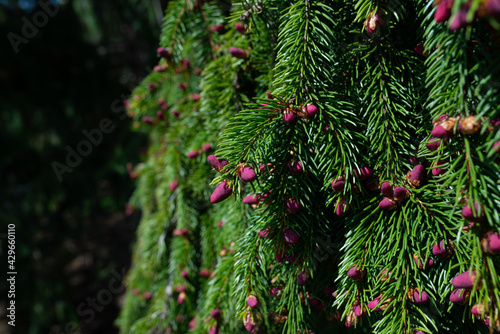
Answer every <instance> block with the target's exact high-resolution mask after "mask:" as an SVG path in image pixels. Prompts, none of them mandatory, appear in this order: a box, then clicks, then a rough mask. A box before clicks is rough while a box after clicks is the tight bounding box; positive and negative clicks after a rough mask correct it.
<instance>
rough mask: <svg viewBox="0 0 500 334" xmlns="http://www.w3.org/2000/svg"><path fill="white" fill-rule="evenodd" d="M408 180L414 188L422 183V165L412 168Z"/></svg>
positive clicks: (423, 172)
mask: <svg viewBox="0 0 500 334" xmlns="http://www.w3.org/2000/svg"><path fill="white" fill-rule="evenodd" d="M408 177H409V180H410V182H411V184H413V185H414V186H417V187H418V186H420V184H421V183H422V182H423V181H424V177H425V168H424V166H422V165H416V166H415V167H413V169H412V171H411V172H409V173H408Z"/></svg>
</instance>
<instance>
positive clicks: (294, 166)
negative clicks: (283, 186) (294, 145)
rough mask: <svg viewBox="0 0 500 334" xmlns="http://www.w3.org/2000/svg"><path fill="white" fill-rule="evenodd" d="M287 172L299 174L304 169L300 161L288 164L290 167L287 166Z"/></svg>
mask: <svg viewBox="0 0 500 334" xmlns="http://www.w3.org/2000/svg"><path fill="white" fill-rule="evenodd" d="M288 170H289V171H290V173H292V174H299V173H301V172H302V171H303V170H304V168H303V166H302V162H301V161H298V160H295V161H294V162H293V163H291V164H290V166H288Z"/></svg>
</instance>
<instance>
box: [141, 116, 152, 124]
mask: <svg viewBox="0 0 500 334" xmlns="http://www.w3.org/2000/svg"><path fill="white" fill-rule="evenodd" d="M141 120H142V122H143V123H146V124H148V125H153V124H154V119H152V118H151V117H149V116H142V119H141Z"/></svg>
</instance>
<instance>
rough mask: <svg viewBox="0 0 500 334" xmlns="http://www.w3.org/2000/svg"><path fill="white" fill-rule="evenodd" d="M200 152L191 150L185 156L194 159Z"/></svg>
mask: <svg viewBox="0 0 500 334" xmlns="http://www.w3.org/2000/svg"><path fill="white" fill-rule="evenodd" d="M199 154H200V152H199V151H198V150H192V151H191V152H189V153H188V154H187V157H188V159H194V158H196V157H197V156H198V155H199Z"/></svg>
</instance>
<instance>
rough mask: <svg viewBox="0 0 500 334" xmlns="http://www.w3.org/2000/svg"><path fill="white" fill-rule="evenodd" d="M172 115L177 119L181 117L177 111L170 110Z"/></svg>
mask: <svg viewBox="0 0 500 334" xmlns="http://www.w3.org/2000/svg"><path fill="white" fill-rule="evenodd" d="M172 115H174V117H175V118H177V119H179V118H180V117H181V113H180V112H179V111H178V110H172Z"/></svg>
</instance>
